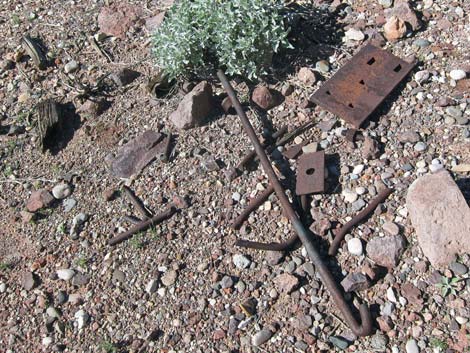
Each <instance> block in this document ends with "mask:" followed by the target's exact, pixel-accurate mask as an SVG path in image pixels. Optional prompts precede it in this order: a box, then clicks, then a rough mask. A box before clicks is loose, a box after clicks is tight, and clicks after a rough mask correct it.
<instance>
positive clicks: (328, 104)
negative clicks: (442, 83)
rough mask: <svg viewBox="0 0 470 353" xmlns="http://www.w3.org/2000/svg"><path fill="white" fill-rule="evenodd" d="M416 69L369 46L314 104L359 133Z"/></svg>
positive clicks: (326, 85) (314, 97)
mask: <svg viewBox="0 0 470 353" xmlns="http://www.w3.org/2000/svg"><path fill="white" fill-rule="evenodd" d="M414 66H415V63H408V62H406V61H404V60H402V59H400V58H398V57H396V56H395V55H393V54H390V53H389V52H387V51H385V50H382V49H380V48H377V47H375V46H373V45H371V44H368V45H366V46H365V47H364V48H362V49H361V50H360V51H359V52H358V53H357V54H356V55H355V56H354V57H353V58H352V59H351V60H350V61H349V62H348V63H347V64H346V65H344V66H343V67H342V68H340V69H339V70H338V72H336V73H335V74H334V75H333V77H331V78H330V79H329V80H328V81H326V82H325V83H324V84H323V85H322V86H321V87H320V88H319V89H318V90H317V91H316V92H315V93H314V94H313V95H312V96H311V97H310V100H311V101H312V102H314V103H316V104H318V105H319V106H321V107H322V108H325V109H326V110H328V111H330V112H331V113H333V114H336V115H338V116H339V117H340V118H342V119H344V120H346V121H347V122H349V123H350V124H351V125H352V126H353V127H355V128H356V129H358V128H359V127H360V126H361V124H362V123H363V122H364V121H365V120H366V119H367V118H368V117H369V116H370V115H371V114H372V113H373V112H374V111H375V110H376V109H377V107H378V106H379V105H380V104H381V103H382V102H383V101H384V99H385V98H386V97H387V96H388V95H389V94H390V93H391V92H392V91H393V90H394V89H395V87H396V86H397V85H398V84H399V83H400V82H401V81H402V80H403V79H404V78H405V77H406V76H407V75H408V73H409V72H410V71H411V69H412V68H413V67H414Z"/></svg>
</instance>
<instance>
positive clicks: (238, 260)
mask: <svg viewBox="0 0 470 353" xmlns="http://www.w3.org/2000/svg"><path fill="white" fill-rule="evenodd" d="M233 264H234V265H235V267H237V268H239V269H242V270H243V269H245V268H248V267H250V264H251V260H250V259H249V258H247V257H246V256H245V255H241V254H236V255H233Z"/></svg>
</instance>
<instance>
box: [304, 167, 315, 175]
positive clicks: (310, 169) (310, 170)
mask: <svg viewBox="0 0 470 353" xmlns="http://www.w3.org/2000/svg"><path fill="white" fill-rule="evenodd" d="M313 173H315V168H309V169H307V170H306V171H305V174H307V175H312V174H313Z"/></svg>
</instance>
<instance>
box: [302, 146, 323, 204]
mask: <svg viewBox="0 0 470 353" xmlns="http://www.w3.org/2000/svg"><path fill="white" fill-rule="evenodd" d="M297 162H298V168H297V183H296V187H295V193H296V194H297V195H308V194H315V193H322V192H324V191H325V151H319V152H314V153H304V154H302V155H301V156H300V157H299V159H298V160H297Z"/></svg>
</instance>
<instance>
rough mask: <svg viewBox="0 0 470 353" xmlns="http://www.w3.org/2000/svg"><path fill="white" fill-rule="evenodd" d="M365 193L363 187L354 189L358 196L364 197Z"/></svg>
mask: <svg viewBox="0 0 470 353" xmlns="http://www.w3.org/2000/svg"><path fill="white" fill-rule="evenodd" d="M366 192H367V189H366V188H365V187H363V186H358V187H357V188H356V193H357V194H358V195H364V194H365V193H366Z"/></svg>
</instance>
